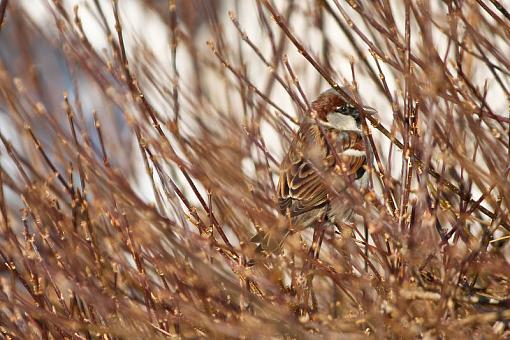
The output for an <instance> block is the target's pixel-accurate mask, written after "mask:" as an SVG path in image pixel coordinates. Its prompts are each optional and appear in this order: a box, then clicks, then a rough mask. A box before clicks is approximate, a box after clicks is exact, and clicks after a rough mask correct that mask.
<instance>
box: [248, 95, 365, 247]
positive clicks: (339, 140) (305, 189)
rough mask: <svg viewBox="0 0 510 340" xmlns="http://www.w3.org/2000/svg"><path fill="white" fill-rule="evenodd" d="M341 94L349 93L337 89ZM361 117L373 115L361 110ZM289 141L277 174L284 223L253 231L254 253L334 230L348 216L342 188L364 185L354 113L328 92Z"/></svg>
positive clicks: (360, 136) (356, 113) (362, 157)
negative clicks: (322, 228) (298, 235)
mask: <svg viewBox="0 0 510 340" xmlns="http://www.w3.org/2000/svg"><path fill="white" fill-rule="evenodd" d="M342 89H343V90H344V92H346V93H350V90H349V89H348V88H347V87H345V88H342ZM363 110H364V112H366V113H367V114H374V113H375V110H374V109H372V108H370V107H363ZM311 111H312V117H316V118H317V119H315V118H312V117H307V118H305V119H304V120H303V121H302V122H301V124H300V128H299V131H298V133H297V135H296V136H295V137H294V139H293V141H292V142H291V145H290V148H289V150H288V152H287V154H286V155H285V157H284V159H283V161H282V163H281V165H280V172H279V183H278V189H277V190H278V192H277V196H278V209H279V211H280V213H281V214H283V215H284V216H286V217H288V218H290V221H291V228H289V224H288V223H285V225H280V226H275V227H274V228H273V229H272V230H270V231H268V232H262V231H261V232H259V233H258V234H257V235H255V236H254V237H253V238H252V241H253V242H255V243H258V244H259V247H258V248H259V250H264V251H274V250H276V249H278V248H279V247H280V246H281V244H282V243H283V241H284V240H285V238H286V237H287V236H288V235H289V234H290V233H292V232H294V231H300V230H303V229H305V228H308V227H313V226H315V225H318V223H326V224H327V225H336V226H340V225H341V224H342V223H345V222H348V221H349V220H350V219H351V217H352V215H353V208H352V201H351V200H349V198H348V197H346V195H348V193H347V191H346V188H347V187H348V186H349V185H350V184H351V183H353V184H354V185H356V186H358V187H359V188H360V189H361V188H363V187H365V186H366V184H367V182H368V174H367V172H366V167H367V162H368V159H369V158H371V150H370V148H369V147H367V145H365V142H364V140H363V134H362V130H361V119H360V113H359V111H358V110H357V109H356V107H354V106H352V105H351V104H349V103H348V102H346V101H345V100H343V99H342V97H341V96H340V95H339V94H338V93H337V92H336V90H334V89H329V90H327V91H325V92H323V93H321V94H320V95H319V96H318V97H317V99H315V100H314V101H313V102H312V104H311Z"/></svg>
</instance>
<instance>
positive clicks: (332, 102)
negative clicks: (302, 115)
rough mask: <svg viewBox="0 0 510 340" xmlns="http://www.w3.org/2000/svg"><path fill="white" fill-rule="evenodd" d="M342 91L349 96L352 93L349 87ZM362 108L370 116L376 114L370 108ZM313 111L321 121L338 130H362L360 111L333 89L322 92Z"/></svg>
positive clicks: (314, 103)
mask: <svg viewBox="0 0 510 340" xmlns="http://www.w3.org/2000/svg"><path fill="white" fill-rule="evenodd" d="M342 90H343V91H344V92H345V93H347V94H349V95H351V93H352V92H351V90H350V89H349V88H348V87H343V88H342ZM351 98H352V96H351ZM362 108H363V111H364V112H365V113H366V114H368V115H372V114H375V113H376V111H375V110H374V109H373V108H371V107H369V106H363V107H362ZM312 110H313V111H315V112H316V114H317V118H318V119H319V120H321V121H322V122H324V123H326V124H327V125H330V126H332V127H334V128H336V129H338V130H360V129H361V117H360V113H359V110H358V109H357V108H356V107H355V106H354V105H352V104H350V103H349V102H346V101H345V100H344V99H343V98H342V97H341V96H340V94H339V93H338V92H337V91H336V90H335V89H333V88H330V89H328V90H326V91H324V92H322V93H321V94H320V95H319V96H318V97H317V99H315V100H314V101H313V102H312Z"/></svg>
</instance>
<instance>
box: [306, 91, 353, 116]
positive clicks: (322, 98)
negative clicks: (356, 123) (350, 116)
mask: <svg viewBox="0 0 510 340" xmlns="http://www.w3.org/2000/svg"><path fill="white" fill-rule="evenodd" d="M342 90H344V92H346V93H349V92H350V91H349V90H348V89H347V88H345V87H344V88H342ZM346 104H347V102H346V101H345V100H343V99H342V97H340V95H339V94H338V92H336V90H335V89H333V88H331V89H329V90H326V91H324V92H322V93H321V94H320V95H319V96H318V97H317V99H315V100H314V101H313V102H312V110H313V111H315V112H316V113H317V118H319V119H321V120H326V118H327V115H328V113H330V112H333V111H335V109H336V108H338V107H341V106H343V105H346Z"/></svg>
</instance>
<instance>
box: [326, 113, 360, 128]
mask: <svg viewBox="0 0 510 340" xmlns="http://www.w3.org/2000/svg"><path fill="white" fill-rule="evenodd" d="M327 117H328V118H327V119H328V123H329V124H331V126H332V127H334V128H335V129H338V130H354V131H356V130H359V127H358V126H357V124H356V120H355V119H354V118H353V117H351V116H346V115H343V114H341V113H338V112H331V113H328V116H327Z"/></svg>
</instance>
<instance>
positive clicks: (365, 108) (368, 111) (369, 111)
mask: <svg viewBox="0 0 510 340" xmlns="http://www.w3.org/2000/svg"><path fill="white" fill-rule="evenodd" d="M362 109H363V111H364V112H365V114H367V115H369V116H375V115H377V110H376V109H374V108H373V107H371V106H362Z"/></svg>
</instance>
